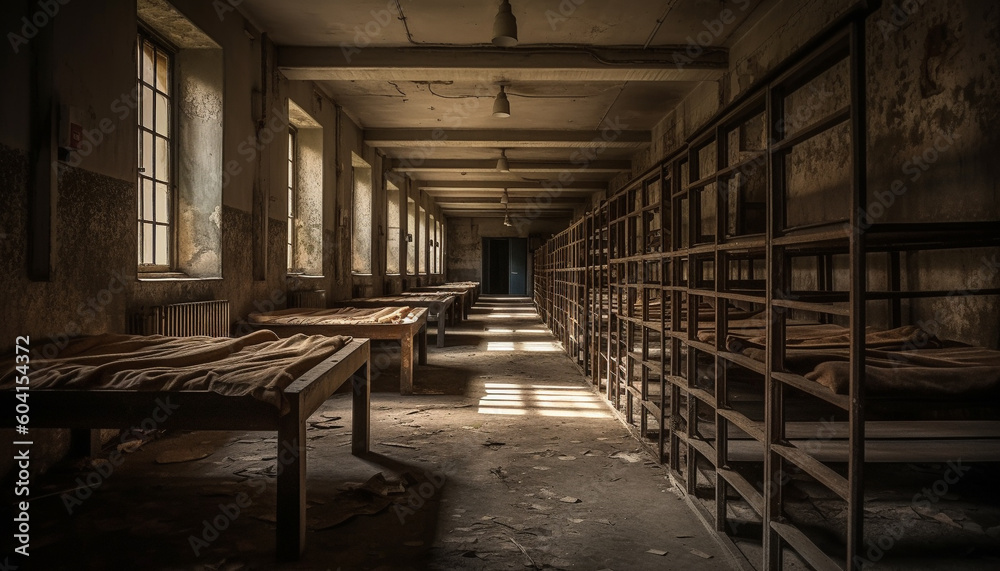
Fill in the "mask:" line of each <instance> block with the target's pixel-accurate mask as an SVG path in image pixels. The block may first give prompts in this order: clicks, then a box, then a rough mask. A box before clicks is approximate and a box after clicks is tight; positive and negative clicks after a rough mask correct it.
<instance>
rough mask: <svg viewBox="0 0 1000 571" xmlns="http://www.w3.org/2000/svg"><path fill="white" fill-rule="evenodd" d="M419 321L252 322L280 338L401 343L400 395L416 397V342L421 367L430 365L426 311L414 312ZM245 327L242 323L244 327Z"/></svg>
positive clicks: (253, 325)
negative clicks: (345, 338)
mask: <svg viewBox="0 0 1000 571" xmlns="http://www.w3.org/2000/svg"><path fill="white" fill-rule="evenodd" d="M414 314H415V315H416V319H414V320H413V321H412V322H410V323H370V324H364V323H355V324H350V325H282V324H280V323H249V322H247V323H246V325H247V326H248V327H249V328H250V329H251V330H260V329H267V330H268V331H273V332H274V333H276V334H277V335H278V337H291V336H292V335H295V334H298V333H302V334H305V335H326V336H328V337H330V336H334V335H349V336H352V337H364V338H367V339H378V340H382V341H399V344H400V347H401V349H402V350H401V351H400V355H399V394H402V395H412V394H413V369H414V366H413V345H414V343H413V340H414V339H416V340H417V348H418V356H419V364H421V365H426V364H427V309H426V308H423V307H421V308H417V309H415V310H414ZM241 327H242V324H241Z"/></svg>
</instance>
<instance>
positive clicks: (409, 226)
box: [406, 198, 417, 276]
mask: <svg viewBox="0 0 1000 571" xmlns="http://www.w3.org/2000/svg"><path fill="white" fill-rule="evenodd" d="M406 235H407V244H406V273H407V274H409V275H411V276H412V275H413V274H416V273H417V203H416V202H414V201H413V199H412V198H410V199H407V201H406Z"/></svg>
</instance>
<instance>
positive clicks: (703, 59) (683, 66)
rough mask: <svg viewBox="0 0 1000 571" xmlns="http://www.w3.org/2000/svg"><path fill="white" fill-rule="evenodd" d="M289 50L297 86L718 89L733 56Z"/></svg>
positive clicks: (711, 52) (283, 53)
mask: <svg viewBox="0 0 1000 571" xmlns="http://www.w3.org/2000/svg"><path fill="white" fill-rule="evenodd" d="M689 52H690V46H688V45H686V44H684V45H676V46H656V47H651V48H646V49H644V48H642V47H640V46H623V47H594V46H576V45H568V46H550V47H524V48H513V49H510V48H507V49H503V48H491V47H481V46H454V47H451V46H448V47H402V48H400V47H396V48H378V47H367V48H364V49H360V48H356V47H353V46H346V47H333V46H330V47H308V46H281V47H279V48H278V69H280V70H281V72H282V73H283V74H284V75H285V77H287V78H288V79H291V80H311V81H428V80H434V81H454V82H464V83H476V82H479V83H483V84H484V86H485V85H495V84H496V83H497V82H499V81H508V82H520V81H609V82H624V81H714V80H717V79H719V77H721V76H722V73H723V72H724V71H725V70H726V69H728V67H729V51H728V50H727V49H726V48H717V47H705V48H702V49H701V53H700V54H698V55H697V56H695V57H691V54H690V53H689Z"/></svg>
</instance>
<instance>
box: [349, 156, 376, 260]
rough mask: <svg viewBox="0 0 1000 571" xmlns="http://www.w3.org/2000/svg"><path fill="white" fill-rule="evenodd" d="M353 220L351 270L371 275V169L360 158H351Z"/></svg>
mask: <svg viewBox="0 0 1000 571" xmlns="http://www.w3.org/2000/svg"><path fill="white" fill-rule="evenodd" d="M353 165H354V166H353V174H354V194H353V199H354V205H353V206H354V208H353V211H354V218H353V219H352V224H353V240H352V242H353V248H352V254H353V256H352V258H353V260H352V269H353V271H354V272H355V273H359V274H370V273H372V169H371V167H370V166H368V163H365V162H364V161H363V160H362V159H361V158H360V157H358V156H357V155H354V157H353Z"/></svg>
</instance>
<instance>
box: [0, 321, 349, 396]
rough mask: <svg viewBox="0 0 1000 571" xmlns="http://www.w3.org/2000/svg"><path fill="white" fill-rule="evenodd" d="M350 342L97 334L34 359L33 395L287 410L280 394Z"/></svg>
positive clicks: (10, 366)
mask: <svg viewBox="0 0 1000 571" xmlns="http://www.w3.org/2000/svg"><path fill="white" fill-rule="evenodd" d="M350 341H351V338H350V337H345V336H333V337H326V336H323V335H311V336H310V335H295V336H292V337H289V338H286V339H279V338H278V336H277V335H275V334H274V333H272V332H270V331H257V332H255V333H252V334H250V335H246V336H244V337H237V338H227V337H165V336H162V335H149V336H140V335H112V334H106V335H95V336H91V337H81V338H79V339H76V340H74V341H72V342H70V343H69V345H67V346H66V348H65V349H63V350H62V351H60V353H59V356H58V357H56V358H54V359H32V361H31V387H32V389H79V390H133V391H211V392H215V393H218V394H222V395H228V396H247V395H249V396H252V397H253V398H255V399H257V400H260V401H263V402H266V403H268V404H271V405H273V406H275V407H277V408H280V409H282V411H284V410H286V409H287V403H285V401H284V397H283V396H282V392H283V391H284V390H285V388H287V387H288V385H290V384H291V383H292V381H294V380H295V379H296V378H298V377H299V376H301V375H302V374H303V373H305V372H306V371H308V370H309V369H311V368H313V367H315V366H316V365H318V364H319V363H320V362H322V361H323V360H324V359H326V358H327V357H329V356H330V355H333V354H334V353H336V352H337V351H339V350H340V349H341V348H343V347H344V346H345V345H346V344H347V343H349V342H350ZM0 371H2V374H3V376H2V377H0V388H3V389H8V388H11V387H13V386H14V382H15V375H14V373H15V371H14V359H13V357H11V358H9V359H5V360H4V361H3V362H2V363H0Z"/></svg>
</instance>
